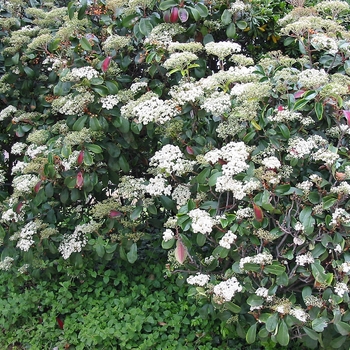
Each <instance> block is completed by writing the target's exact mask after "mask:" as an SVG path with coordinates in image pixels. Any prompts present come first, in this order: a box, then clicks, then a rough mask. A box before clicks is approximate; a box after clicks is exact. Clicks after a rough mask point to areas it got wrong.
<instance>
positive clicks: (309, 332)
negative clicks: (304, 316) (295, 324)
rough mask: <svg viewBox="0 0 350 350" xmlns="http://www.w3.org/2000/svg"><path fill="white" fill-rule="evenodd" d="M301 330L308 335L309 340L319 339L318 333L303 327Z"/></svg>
mask: <svg viewBox="0 0 350 350" xmlns="http://www.w3.org/2000/svg"><path fill="white" fill-rule="evenodd" d="M303 330H304V332H305V333H306V335H308V336H309V337H310V338H311V339H313V340H318V339H319V335H318V333H316V332H315V331H314V330H312V329H310V328H307V327H303Z"/></svg>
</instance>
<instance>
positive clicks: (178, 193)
mask: <svg viewBox="0 0 350 350" xmlns="http://www.w3.org/2000/svg"><path fill="white" fill-rule="evenodd" d="M190 197H191V191H190V190H189V188H188V187H187V186H185V185H181V184H180V185H178V186H177V187H176V188H175V189H174V191H173V193H172V194H171V198H172V199H173V200H174V201H176V203H177V206H178V207H182V206H183V205H185V204H186V203H187V201H188V200H189V199H190Z"/></svg>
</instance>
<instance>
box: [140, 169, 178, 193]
mask: <svg viewBox="0 0 350 350" xmlns="http://www.w3.org/2000/svg"><path fill="white" fill-rule="evenodd" d="M171 189H172V188H171V185H168V184H167V180H166V179H165V178H164V177H163V176H162V175H161V174H158V175H157V176H156V177H154V178H151V179H150V180H149V184H148V185H146V187H145V191H146V192H147V193H149V194H150V195H151V196H154V197H157V196H161V195H164V196H169V195H170V194H171Z"/></svg>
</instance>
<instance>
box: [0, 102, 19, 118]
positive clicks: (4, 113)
mask: <svg viewBox="0 0 350 350" xmlns="http://www.w3.org/2000/svg"><path fill="white" fill-rule="evenodd" d="M15 112H17V108H16V107H14V106H11V105H10V106H7V107H6V108H4V109H3V110H2V111H1V112H0V121H3V120H4V119H5V118H7V117H9V116H10V115H11V114H13V113H15Z"/></svg>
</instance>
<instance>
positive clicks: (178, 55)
mask: <svg viewBox="0 0 350 350" xmlns="http://www.w3.org/2000/svg"><path fill="white" fill-rule="evenodd" d="M197 59H198V56H197V55H196V54H194V53H192V52H186V51H185V52H174V53H172V54H171V55H170V56H169V58H168V59H167V60H166V61H165V62H164V63H163V66H164V68H165V69H167V70H173V69H178V70H185V69H186V68H187V67H188V66H189V65H190V64H191V63H192V61H195V60H197Z"/></svg>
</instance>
